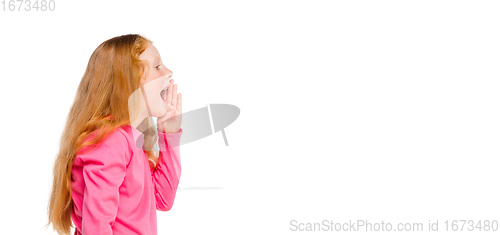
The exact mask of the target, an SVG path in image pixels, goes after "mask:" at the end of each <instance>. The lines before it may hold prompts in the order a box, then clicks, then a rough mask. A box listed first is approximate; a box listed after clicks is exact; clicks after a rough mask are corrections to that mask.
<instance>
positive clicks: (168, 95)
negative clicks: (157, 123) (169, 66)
mask: <svg viewBox="0 0 500 235" xmlns="http://www.w3.org/2000/svg"><path fill="white" fill-rule="evenodd" d="M173 80H174V79H170V86H168V88H167V105H168V104H170V102H172V84H173V83H172V82H173Z"/></svg>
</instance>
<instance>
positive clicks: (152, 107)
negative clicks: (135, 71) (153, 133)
mask: <svg viewBox="0 0 500 235" xmlns="http://www.w3.org/2000/svg"><path fill="white" fill-rule="evenodd" d="M139 59H140V60H144V61H147V64H148V65H147V66H146V69H145V71H144V76H143V78H142V80H141V90H142V92H143V98H145V99H144V103H145V106H146V107H145V108H146V111H147V109H149V113H148V116H153V117H162V116H164V115H165V114H166V113H167V103H166V98H167V88H168V86H169V84H170V82H169V81H170V77H172V71H170V70H169V69H167V67H165V66H164V65H163V63H162V62H161V58H160V53H158V50H156V47H155V46H153V44H151V43H149V45H148V47H147V48H146V50H145V51H144V52H143V53H142V54H141V55H140V56H139ZM144 93H145V94H144ZM144 95H145V97H144Z"/></svg>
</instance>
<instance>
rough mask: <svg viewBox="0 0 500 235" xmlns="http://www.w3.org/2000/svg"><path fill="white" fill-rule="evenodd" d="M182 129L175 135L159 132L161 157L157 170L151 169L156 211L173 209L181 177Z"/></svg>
mask: <svg viewBox="0 0 500 235" xmlns="http://www.w3.org/2000/svg"><path fill="white" fill-rule="evenodd" d="M181 135H182V129H179V132H177V133H173V134H167V133H164V132H161V131H159V130H158V145H159V147H160V156H159V159H158V165H157V166H156V169H151V176H152V179H153V185H154V187H155V199H156V209H157V210H159V211H168V210H170V209H171V208H172V205H173V204H174V199H175V193H176V192H177V185H178V184H179V180H180V177H181V159H180V157H181V155H180V139H181Z"/></svg>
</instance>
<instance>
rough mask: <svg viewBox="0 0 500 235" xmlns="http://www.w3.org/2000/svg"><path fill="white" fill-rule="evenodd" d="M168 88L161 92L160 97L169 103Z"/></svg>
mask: <svg viewBox="0 0 500 235" xmlns="http://www.w3.org/2000/svg"><path fill="white" fill-rule="evenodd" d="M167 88H168V87H165V88H164V89H163V90H161V91H160V97H161V99H162V100H164V101H167Z"/></svg>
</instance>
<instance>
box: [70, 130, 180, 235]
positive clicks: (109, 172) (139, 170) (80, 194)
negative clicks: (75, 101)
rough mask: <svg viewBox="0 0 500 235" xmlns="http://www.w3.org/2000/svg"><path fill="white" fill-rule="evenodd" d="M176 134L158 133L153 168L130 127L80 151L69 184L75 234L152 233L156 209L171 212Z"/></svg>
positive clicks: (175, 182) (176, 166) (137, 133)
mask: <svg viewBox="0 0 500 235" xmlns="http://www.w3.org/2000/svg"><path fill="white" fill-rule="evenodd" d="M181 134H182V129H180V130H179V132H177V133H174V134H166V133H162V132H160V131H158V145H159V147H160V154H159V159H158V165H157V166H156V169H153V168H151V167H150V166H149V161H148V158H147V156H146V153H145V152H144V150H142V149H141V146H142V143H143V141H144V136H143V134H142V133H141V132H140V131H139V130H137V129H136V128H134V127H132V126H130V125H126V126H123V127H121V128H119V129H118V130H116V131H115V132H113V133H112V134H111V135H110V136H109V137H108V138H106V140H104V141H103V142H101V143H100V144H98V145H97V146H95V147H93V148H92V149H91V150H90V151H86V152H82V151H83V150H84V149H86V148H83V149H82V150H80V152H78V154H77V155H76V157H75V160H74V163H73V168H72V182H71V187H72V189H71V192H72V195H71V197H72V198H73V202H74V203H73V211H72V213H71V217H72V220H73V223H74V224H75V234H77V235H82V234H83V235H91V234H92V235H93V234H114V235H119V234H127V235H130V234H140V235H146V234H148V235H156V234H157V224H156V223H157V221H156V210H159V211H168V210H170V208H172V205H173V203H174V199H175V194H176V191H177V186H178V184H179V179H180V174H181V165H180V147H179V146H180V144H179V143H180V138H181ZM87 148H91V147H87Z"/></svg>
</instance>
